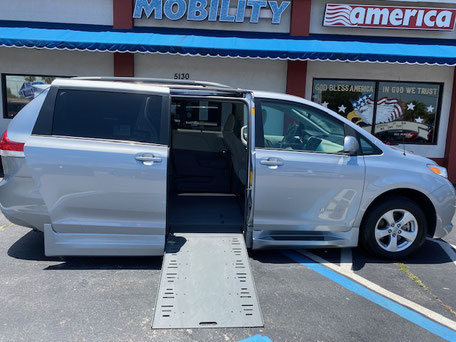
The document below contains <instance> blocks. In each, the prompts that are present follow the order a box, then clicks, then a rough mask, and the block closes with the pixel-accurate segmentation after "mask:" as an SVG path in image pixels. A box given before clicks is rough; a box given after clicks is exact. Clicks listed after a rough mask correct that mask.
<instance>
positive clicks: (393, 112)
mask: <svg viewBox="0 0 456 342" xmlns="http://www.w3.org/2000/svg"><path fill="white" fill-rule="evenodd" d="M371 96H372V95H371V94H364V95H362V96H360V97H359V99H358V100H356V101H352V105H353V110H355V111H356V112H361V111H362V110H363V109H364V108H365V107H366V106H367V107H370V108H373V106H374V100H373V99H372V97H371ZM402 114H403V111H402V107H401V105H400V103H399V100H398V99H389V98H387V97H382V98H381V99H379V100H378V101H377V115H376V120H375V121H376V123H383V122H391V121H394V120H397V119H399V118H400V117H401V116H402Z"/></svg>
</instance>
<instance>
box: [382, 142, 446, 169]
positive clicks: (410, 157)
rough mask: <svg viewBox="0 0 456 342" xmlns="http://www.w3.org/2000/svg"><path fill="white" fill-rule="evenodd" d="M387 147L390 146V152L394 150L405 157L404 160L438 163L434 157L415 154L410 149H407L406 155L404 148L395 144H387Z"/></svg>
mask: <svg viewBox="0 0 456 342" xmlns="http://www.w3.org/2000/svg"><path fill="white" fill-rule="evenodd" d="M385 146H386V147H388V148H389V150H390V152H392V153H393V154H394V155H395V156H396V157H403V158H404V161H411V162H416V163H420V164H431V165H437V163H436V162H435V161H433V160H432V159H429V158H426V157H423V156H420V155H418V154H415V153H413V152H410V151H405V155H404V149H403V148H398V147H395V146H389V145H385Z"/></svg>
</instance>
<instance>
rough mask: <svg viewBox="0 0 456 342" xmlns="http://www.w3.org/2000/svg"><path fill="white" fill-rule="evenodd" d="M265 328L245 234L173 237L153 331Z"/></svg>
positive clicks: (163, 268) (163, 267)
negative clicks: (168, 329) (169, 329)
mask: <svg viewBox="0 0 456 342" xmlns="http://www.w3.org/2000/svg"><path fill="white" fill-rule="evenodd" d="M261 326H263V319H262V316H261V311H260V307H259V305H258V299H257V296H256V292H255V285H254V282H253V278H252V273H251V271H250V265H249V257H248V254H247V249H246V247H245V243H244V237H243V235H242V234H179V235H175V236H170V237H169V239H168V243H167V245H166V251H165V256H164V258H163V266H162V272H161V279H160V287H159V290H158V297H157V302H156V306H155V314H154V321H153V325H152V328H154V329H167V328H208V327H211V328H234V327H261Z"/></svg>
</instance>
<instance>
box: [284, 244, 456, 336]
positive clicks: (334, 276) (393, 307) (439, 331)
mask: <svg viewBox="0 0 456 342" xmlns="http://www.w3.org/2000/svg"><path fill="white" fill-rule="evenodd" d="M283 254H285V255H286V256H287V257H289V258H290V259H291V260H293V261H296V262H298V263H300V264H301V265H303V266H306V267H307V268H309V269H311V270H312V271H315V272H317V273H319V274H321V275H322V276H324V277H326V278H328V279H331V280H332V281H334V282H336V283H338V284H339V285H341V286H343V287H345V288H346V289H347V290H350V291H352V292H353V293H356V294H357V295H360V296H361V297H364V298H366V299H367V300H369V301H371V302H374V303H375V304H378V305H380V306H381V307H383V308H385V309H387V310H389V311H392V312H394V313H395V314H397V315H399V316H401V317H402V318H404V319H406V320H408V321H410V322H412V323H414V324H416V325H418V326H420V327H422V328H423V329H426V330H427V331H429V332H431V333H433V334H435V335H437V336H439V337H441V338H443V339H445V340H447V341H456V331H454V330H452V329H449V328H447V327H445V326H443V325H441V324H439V323H437V322H434V321H433V320H430V319H428V318H426V317H424V316H423V315H421V314H419V313H417V312H415V311H413V310H411V309H409V308H407V307H405V306H403V305H401V304H398V303H396V302H394V301H392V300H390V299H388V298H385V297H383V296H381V295H379V294H378V293H376V292H374V291H371V290H369V289H367V288H366V287H364V286H362V285H360V284H358V283H357V282H355V281H353V280H351V279H348V278H346V277H344V276H342V275H340V274H339V273H337V272H334V271H332V270H330V269H328V268H326V267H324V266H322V265H320V264H319V263H316V262H314V261H313V260H311V259H309V258H307V257H305V256H304V255H302V254H300V253H297V252H294V251H284V252H283Z"/></svg>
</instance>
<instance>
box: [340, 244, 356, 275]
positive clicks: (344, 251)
mask: <svg viewBox="0 0 456 342" xmlns="http://www.w3.org/2000/svg"><path fill="white" fill-rule="evenodd" d="M340 267H341V268H342V269H343V270H345V271H351V270H352V269H353V258H352V249H351V248H341V249H340Z"/></svg>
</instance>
